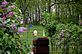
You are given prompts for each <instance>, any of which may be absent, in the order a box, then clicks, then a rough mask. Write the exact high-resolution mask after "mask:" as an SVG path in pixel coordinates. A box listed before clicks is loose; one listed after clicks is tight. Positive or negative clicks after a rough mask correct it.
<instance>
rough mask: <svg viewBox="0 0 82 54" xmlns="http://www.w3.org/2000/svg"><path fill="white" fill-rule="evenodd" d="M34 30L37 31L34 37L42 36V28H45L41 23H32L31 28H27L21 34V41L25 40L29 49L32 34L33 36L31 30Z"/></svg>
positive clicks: (32, 37)
mask: <svg viewBox="0 0 82 54" xmlns="http://www.w3.org/2000/svg"><path fill="white" fill-rule="evenodd" d="M28 27H29V25H27V28H28ZM34 30H37V32H38V34H37V36H36V37H43V30H45V29H44V27H42V26H41V25H33V27H32V28H28V31H27V32H25V33H24V34H23V36H22V40H23V42H26V44H27V45H28V49H29V50H31V49H32V47H31V46H32V44H33V43H32V40H33V39H34V36H33V31H34ZM30 47H31V48H30Z"/></svg>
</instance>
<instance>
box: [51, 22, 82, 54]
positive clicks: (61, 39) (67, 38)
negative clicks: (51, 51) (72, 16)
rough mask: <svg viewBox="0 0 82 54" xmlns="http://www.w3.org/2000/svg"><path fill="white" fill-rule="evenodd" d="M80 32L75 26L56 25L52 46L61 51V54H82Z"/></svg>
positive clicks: (78, 27)
mask: <svg viewBox="0 0 82 54" xmlns="http://www.w3.org/2000/svg"><path fill="white" fill-rule="evenodd" d="M80 30H81V27H80V26H78V25H76V24H72V23H69V24H62V23H59V24H57V25H56V32H55V34H54V35H53V37H52V38H55V39H54V42H53V43H54V45H55V46H57V47H58V48H60V49H61V50H62V54H71V51H73V52H72V53H73V54H75V53H77V52H79V53H80V52H82V49H80V48H81V41H82V36H80V34H79V32H80ZM77 47H78V49H77ZM79 50H80V51H79Z"/></svg>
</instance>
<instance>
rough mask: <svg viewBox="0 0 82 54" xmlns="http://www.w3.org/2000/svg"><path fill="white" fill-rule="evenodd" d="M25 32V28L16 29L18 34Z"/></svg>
mask: <svg viewBox="0 0 82 54" xmlns="http://www.w3.org/2000/svg"><path fill="white" fill-rule="evenodd" d="M25 31H27V28H25V27H19V28H18V32H19V33H23V32H25Z"/></svg>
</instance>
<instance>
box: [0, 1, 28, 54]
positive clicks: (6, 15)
mask: <svg viewBox="0 0 82 54" xmlns="http://www.w3.org/2000/svg"><path fill="white" fill-rule="evenodd" d="M20 15H21V12H20V10H19V9H18V8H17V7H16V6H15V5H14V4H11V3H9V2H7V1H3V2H2V3H1V5H0V54H20V53H25V52H24V50H23V49H22V48H21V47H22V42H21V41H20V36H19V34H20V31H19V29H20V28H21V27H20V26H21V23H20V21H21V20H20V19H22V18H19V16H20ZM20 30H21V32H24V31H26V30H27V29H26V28H24V27H22V28H21V29H20Z"/></svg>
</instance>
